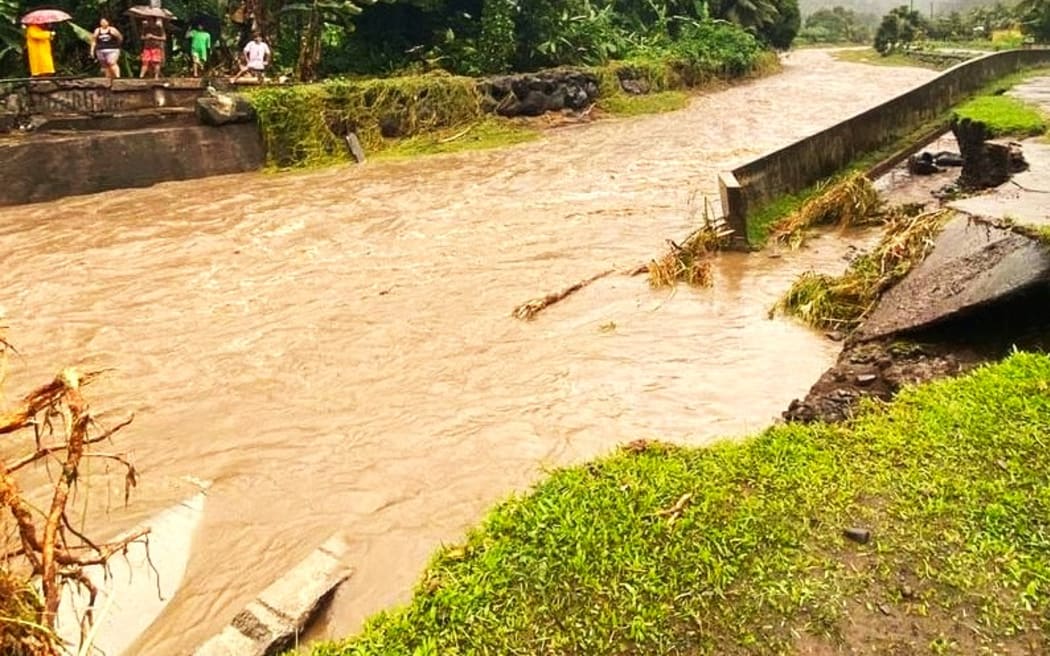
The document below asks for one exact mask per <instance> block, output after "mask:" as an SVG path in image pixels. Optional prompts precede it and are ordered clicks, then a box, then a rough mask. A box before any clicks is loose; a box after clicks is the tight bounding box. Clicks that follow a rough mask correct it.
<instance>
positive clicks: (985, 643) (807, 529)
mask: <svg viewBox="0 0 1050 656" xmlns="http://www.w3.org/2000/svg"><path fill="white" fill-rule="evenodd" d="M1047 435H1050V357H1047V356H1044V355H1031V354H1017V355H1014V356H1012V357H1010V358H1009V359H1008V360H1007V361H1005V362H1004V363H1001V364H997V365H994V366H989V367H986V368H983V369H980V370H978V371H977V372H975V373H973V374H971V375H968V376H967V377H964V378H961V379H958V380H949V381H944V382H939V383H935V384H931V385H928V386H925V387H922V388H918V389H908V390H905V391H903V392H902V393H901V394H900V396H899V397H898V399H897V400H896V401H894V402H893V403H892V404H891V405H890V406H888V407H886V406H876V405H874V404H872V405H868V406H866V407H865V408H864V409H863V410H862V412H861V414H860V416H859V417H858V418H857V419H856V420H854V421H853V422H851V423H850V424H847V425H838V426H828V425H823V424H816V425H806V426H802V425H797V424H793V425H782V426H776V427H774V428H771V429H769V430H767V431H766V432H764V433H763V434H761V435H759V436H758V437H756V438H753V439H750V440H747V441H745V442H742V443H728V444H721V445H718V446H715V447H712V448H700V449H696V448H678V447H671V446H664V445H659V444H635V445H631V446H629V447H628V448H625V449H624V450H622V451H621V452H620V453H618V454H616V455H613V456H611V457H608V458H605V459H602V460H599V461H597V462H592V463H589V464H586V465H582V466H578V467H572V468H568V469H563V470H559V471H556V472H554V473H553V474H552V475H551V476H550V477H549V478H548V479H546V480H545V481H543V482H542V483H541V484H539V485H538V486H537V487H536V488H535V489H534V490H533V491H532V492H531V493H530V494H528V495H525V496H521V497H517V498H514V499H512V500H510V501H508V502H506V503H504V504H503V505H501V506H500V507H498V508H497V509H496V510H495V511H493V512H492V514H491V515H489V517H488V518H487V519H486V520H485V522H484V524H483V525H482V526H481V527H480V528H478V529H476V530H474V531H472V532H471V533H470V535H469V536H468V538H467V540H466V542H465V543H463V544H461V545H458V546H452V547H448V548H446V549H444V550H443V551H442V552H441V553H439V554H438V555H437V557H436V558H435V559H434V560H433V562H432V563H431V564H430V566H429V568H428V569H427V571H426V573H425V574H424V576H423V578H422V581H421V582H420V583H419V585H418V587H417V589H416V592H415V596H414V598H413V600H412V602H411V604H410V605H409V606H407V607H406V608H403V609H400V610H395V611H393V612H389V613H383V614H380V615H379V616H378V617H376V618H374V619H373V620H372V621H371V622H369V623H368V625H367V628H366V629H365V631H364V632H363V633H362V634H361V635H360V636H358V637H356V638H353V639H350V640H348V641H347V642H343V643H330V644H324V645H319V646H317V647H316V648H314V650H313V654H314V655H315V656H350V655H356V656H363V655H366V654H416V655H418V656H425V655H436V654H443V655H452V654H508V655H510V654H530V655H531V654H553V653H566V654H774V653H776V654H779V653H792V652H803V653H833V652H832V649H833V647H835V646H839V645H843V644H844V643H845V645H848V646H849V648H857V647H858V646H863V647H864V649H865V652H866V653H867V651H868V650H870V651H871V653H954V654H977V653H1042V650H1043V647H1045V646H1046V643H1045V636H1046V635H1047V633H1046V632H1047V631H1050V588H1048V587H1047V581H1050V525H1048V524H1047V518H1048V517H1050V449H1048V448H1047V446H1048V442H1047V440H1048V438H1047ZM852 527H862V528H867V529H871V530H872V538H871V542H870V543H868V544H857V543H855V542H852V541H850V540H847V539H845V538H844V536H843V531H844V529H847V528H852ZM900 627H907V628H906V629H902V628H900ZM988 650H990V651H988Z"/></svg>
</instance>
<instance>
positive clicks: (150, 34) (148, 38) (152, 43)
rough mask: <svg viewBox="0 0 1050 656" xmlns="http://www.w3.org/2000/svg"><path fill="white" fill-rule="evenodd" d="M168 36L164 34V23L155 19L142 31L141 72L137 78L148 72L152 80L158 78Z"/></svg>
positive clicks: (144, 75)
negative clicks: (151, 74) (151, 75)
mask: <svg viewBox="0 0 1050 656" xmlns="http://www.w3.org/2000/svg"><path fill="white" fill-rule="evenodd" d="M167 42H168V35H167V34H166V33H165V32H164V22H163V21H162V20H161V19H159V18H158V19H156V20H154V21H152V22H149V23H147V24H146V25H145V27H143V29H142V70H141V71H140V72H139V77H146V75H147V74H148V73H150V72H152V73H153V79H157V78H159V77H160V69H161V66H163V65H164V47H165V46H166V45H167Z"/></svg>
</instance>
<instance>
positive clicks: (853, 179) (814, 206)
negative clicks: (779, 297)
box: [770, 173, 886, 249]
mask: <svg viewBox="0 0 1050 656" xmlns="http://www.w3.org/2000/svg"><path fill="white" fill-rule="evenodd" d="M885 219H886V213H885V212H884V211H883V202H882V200H881V199H880V198H879V194H878V192H877V191H876V190H875V187H874V186H873V185H872V184H871V180H869V179H868V178H867V176H865V175H864V174H863V173H854V174H852V175H850V176H848V177H846V178H845V179H843V180H840V181H839V182H835V183H827V182H825V183H824V184H823V186H821V187H819V188H818V189H817V191H816V193H815V194H814V195H813V196H812V197H811V198H810V199H809V200H807V201H806V202H805V203H803V204H802V206H801V207H800V208H798V209H797V210H795V211H794V212H792V213H791V214H789V215H787V216H785V217H784V218H783V219H781V220H780V221H778V222H777V223H776V224H774V226H773V228H772V230H771V231H770V239H771V240H772V241H773V242H774V243H777V244H780V245H783V246H788V247H790V248H792V249H795V248H798V247H799V246H801V245H802V242H803V241H804V239H805V235H806V231H807V230H808V229H810V228H813V227H816V226H838V227H841V228H846V227H850V226H861V225H872V224H877V223H882V222H883V221H885Z"/></svg>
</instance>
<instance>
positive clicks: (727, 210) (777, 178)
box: [719, 49, 1050, 235]
mask: <svg viewBox="0 0 1050 656" xmlns="http://www.w3.org/2000/svg"><path fill="white" fill-rule="evenodd" d="M1044 64H1050V49H1026V50H1009V51H1004V52H996V53H992V54H989V55H985V56H984V57H980V58H977V59H973V60H970V61H967V62H964V63H962V64H959V65H958V66H954V67H952V68H950V69H948V70H947V71H945V72H944V73H942V74H941V75H939V76H937V77H936V78H934V79H933V80H930V81H929V82H926V83H924V84H921V85H919V86H917V87H915V88H914V89H912V90H910V91H907V92H905V93H902V94H901V95H899V96H897V97H896V98H893V99H891V100H888V101H886V102H884V103H882V104H880V105H877V106H875V107H872V108H871V109H869V110H866V111H864V112H861V113H860V114H857V115H856V116H854V117H852V118H850V119H847V120H845V121H843V122H841V123H839V124H837V125H834V126H832V127H830V128H827V129H825V130H821V131H820V132H817V133H816V134H813V135H811V136H809V137H806V138H804V139H801V140H799V141H796V142H795V143H793V144H791V145H789V146H786V147H784V148H781V149H780V150H777V151H775V152H772V153H769V154H767V155H764V156H762V157H759V158H758V159H756V160H753V161H751V162H748V163H747V164H744V165H743V166H740V167H738V168H736V169H733V170H732V171H728V172H724V173H722V174H720V175H719V187H720V190H721V197H722V208H723V213H724V214H725V216H726V220H727V221H728V222H729V225H730V226H731V227H732V228H733V229H734V230H736V231H737V234H738V235H745V234H747V217H748V216H749V215H753V214H754V213H755V212H756V211H758V210H760V209H761V208H762V207H763V206H764V205H766V204H768V203H769V202H770V201H772V200H774V199H776V198H778V197H780V196H782V195H784V194H791V193H797V192H799V191H802V190H803V189H805V188H807V187H809V186H810V185H812V184H814V183H816V182H818V181H820V180H822V179H824V178H827V177H829V176H831V175H833V174H835V173H836V172H838V171H839V170H841V169H842V168H843V167H845V166H846V165H848V164H849V163H850V162H851V161H853V160H855V159H857V158H859V157H861V156H863V155H865V154H868V153H871V152H872V151H875V150H878V149H879V148H882V147H885V146H887V145H890V144H892V143H894V142H896V141H898V140H900V139H901V138H903V137H906V136H907V135H908V134H910V133H911V132H913V131H914V130H916V129H917V128H919V127H920V126H922V125H923V124H925V123H927V122H929V121H932V120H935V119H936V118H937V117H939V116H942V115H943V114H944V113H945V112H946V111H947V110H948V109H949V108H951V107H952V106H953V105H956V104H958V103H959V102H960V101H962V100H963V99H965V98H966V97H967V96H968V95H970V94H972V93H974V92H975V91H977V90H979V89H980V88H981V87H983V86H984V85H986V84H988V83H989V82H991V81H993V80H995V79H997V78H1000V77H1003V76H1005V75H1008V74H1010V73H1014V72H1017V71H1019V70H1021V69H1023V68H1028V67H1031V66H1038V65H1044ZM892 74H893V73H892V72H890V71H887V75H892Z"/></svg>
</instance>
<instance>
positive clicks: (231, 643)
mask: <svg viewBox="0 0 1050 656" xmlns="http://www.w3.org/2000/svg"><path fill="white" fill-rule="evenodd" d="M347 550H348V545H347V544H346V541H345V540H343V538H342V537H341V536H334V537H332V538H329V539H328V541H326V542H325V543H324V544H322V545H321V546H320V547H318V548H317V549H315V550H314V551H313V552H312V553H311V554H310V555H309V556H307V557H306V559H304V560H303V561H302V562H301V563H299V564H298V565H297V566H296V567H295V568H293V569H292V570H291V571H289V572H288V573H287V574H285V575H284V576H282V577H281V578H279V579H278V580H277V581H275V582H274V583H273V584H271V585H270V587H268V588H266V589H265V590H263V591H262V593H260V594H259V596H258V597H256V598H255V600H253V601H251V602H249V603H248V605H247V606H246V607H245V608H244V610H242V611H241V612H240V613H238V614H237V616H236V617H234V618H233V620H232V621H231V622H230V624H229V625H228V626H227V627H226V628H224V629H223V630H222V633H220V634H219V635H217V636H215V637H213V638H211V639H210V640H208V641H207V642H206V643H204V644H203V645H201V647H200V648H198V649H197V651H195V652H194V656H276V655H277V654H281V653H283V652H284V651H285V650H287V649H288V648H290V647H293V646H294V644H295V641H296V638H297V636H299V635H301V634H302V632H303V630H304V629H305V628H306V626H307V624H308V623H309V622H310V620H311V619H313V616H314V615H315V614H316V612H317V611H318V610H319V609H320V607H321V605H322V604H323V603H324V602H325V601H326V600H327V599H328V598H329V596H330V595H331V594H332V592H334V591H335V588H336V587H337V586H338V585H339V584H340V583H342V582H343V581H345V580H346V579H347V578H349V577H350V573H351V571H350V568H349V567H347V566H346V565H344V564H343V558H344V557H345V555H346V553H347Z"/></svg>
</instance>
